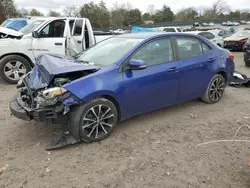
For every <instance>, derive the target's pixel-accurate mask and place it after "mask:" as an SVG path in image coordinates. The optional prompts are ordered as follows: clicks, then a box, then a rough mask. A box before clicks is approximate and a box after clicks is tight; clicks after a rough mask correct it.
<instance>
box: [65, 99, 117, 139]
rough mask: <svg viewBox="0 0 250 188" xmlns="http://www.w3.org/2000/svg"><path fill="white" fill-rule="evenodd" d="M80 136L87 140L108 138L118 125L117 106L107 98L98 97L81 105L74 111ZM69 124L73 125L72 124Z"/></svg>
mask: <svg viewBox="0 0 250 188" xmlns="http://www.w3.org/2000/svg"><path fill="white" fill-rule="evenodd" d="M74 118H75V119H77V121H76V123H77V124H78V125H77V126H74V127H76V128H78V130H79V136H80V139H81V140H82V141H85V142H98V141H101V140H104V139H106V138H107V137H108V136H109V135H110V134H111V133H112V132H113V130H114V128H115V127H116V124H117V121H118V112H117V108H116V106H115V105H114V104H113V103H112V102H111V101H109V100H107V99H105V98H97V99H94V100H92V101H89V102H87V103H86V104H84V105H82V106H80V107H79V108H78V109H77V111H76V112H75V113H74ZM69 126H73V125H72V124H71V125H70V124H69Z"/></svg>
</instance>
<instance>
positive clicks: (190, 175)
mask: <svg viewBox="0 0 250 188" xmlns="http://www.w3.org/2000/svg"><path fill="white" fill-rule="evenodd" d="M234 55H235V57H236V61H235V62H236V67H237V70H240V71H243V72H244V73H246V74H248V75H249V76H250V69H247V68H245V66H244V63H243V54H242V53H240V52H237V53H234ZM15 92H16V89H15V86H13V85H12V86H11V85H7V84H4V83H3V82H1V83H0V105H1V108H0V168H2V167H3V166H4V165H6V164H8V165H9V166H8V167H7V168H6V170H4V171H3V172H2V173H1V172H0V188H5V187H8V188H9V187H10V188H57V187H58V188H59V187H60V188H61V187H63V188H64V187H65V188H83V187H91V188H96V187H97V188H99V187H100V188H102V187H104V188H105V187H106V188H120V187H121V188H137V187H140V188H152V187H156V188H166V187H167V188H192V187H195V188H203V187H204V188H207V187H208V188H249V187H250V166H248V158H249V157H250V150H249V149H250V143H249V142H232V141H227V142H219V143H210V144H203V145H199V144H201V143H205V142H209V141H216V140H233V139H234V140H248V139H249V140H250V138H249V137H250V130H249V129H248V128H247V127H243V128H242V129H240V131H239V132H238V134H237V136H235V133H236V131H237V129H238V128H239V127H240V126H242V125H250V89H249V88H232V87H228V88H227V90H226V93H225V96H224V97H223V100H222V101H220V102H219V103H218V104H214V105H208V104H204V103H202V102H201V101H199V100H194V101H191V102H187V103H185V104H181V105H176V106H172V107H169V108H166V109H163V110H159V111H157V112H152V113H149V114H146V115H142V116H139V117H135V118H133V119H130V120H128V121H126V122H123V123H121V124H119V125H118V127H117V128H116V130H115V131H114V133H113V134H112V135H111V136H110V137H109V138H108V139H107V140H104V141H102V142H100V143H94V144H84V143H81V144H77V145H74V146H70V147H66V148H63V149H59V150H53V151H50V152H48V151H46V150H45V149H44V147H45V145H46V144H47V142H49V141H50V138H51V132H52V129H53V128H52V127H50V126H46V125H44V124H38V123H35V122H25V121H21V120H18V119H16V118H14V117H11V116H10V113H9V110H8V102H9V100H10V99H11V97H12V96H13V95H14V94H15ZM0 171H1V170H0Z"/></svg>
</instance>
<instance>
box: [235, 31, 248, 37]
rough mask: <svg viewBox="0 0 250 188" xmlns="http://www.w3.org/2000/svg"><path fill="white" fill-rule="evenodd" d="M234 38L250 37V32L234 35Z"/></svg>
mask: <svg viewBox="0 0 250 188" xmlns="http://www.w3.org/2000/svg"><path fill="white" fill-rule="evenodd" d="M232 37H250V32H248V31H239V32H236V33H234V34H233V35H232Z"/></svg>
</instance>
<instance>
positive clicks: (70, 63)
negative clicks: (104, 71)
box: [25, 54, 100, 90]
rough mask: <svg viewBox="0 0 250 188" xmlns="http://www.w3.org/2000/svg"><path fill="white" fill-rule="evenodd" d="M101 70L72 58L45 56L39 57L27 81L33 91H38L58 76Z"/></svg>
mask: <svg viewBox="0 0 250 188" xmlns="http://www.w3.org/2000/svg"><path fill="white" fill-rule="evenodd" d="M99 69H100V68H99V67H97V66H93V65H89V64H86V63H82V62H80V61H77V60H75V59H73V58H71V57H66V56H59V55H53V54H43V55H41V56H39V57H37V59H36V64H35V67H34V69H33V70H32V71H31V73H30V74H29V75H28V76H27V77H26V78H25V81H26V83H27V84H28V86H29V87H30V88H31V89H33V90H37V89H41V88H45V87H47V86H48V85H49V84H50V82H51V81H52V80H53V78H54V77H55V76H56V75H60V74H65V73H70V72H78V71H85V70H92V71H97V70H99Z"/></svg>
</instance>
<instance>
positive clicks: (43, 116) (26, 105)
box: [10, 87, 81, 125]
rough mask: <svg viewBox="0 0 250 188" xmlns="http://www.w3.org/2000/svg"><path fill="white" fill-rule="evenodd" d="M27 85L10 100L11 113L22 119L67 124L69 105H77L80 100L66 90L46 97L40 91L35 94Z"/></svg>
mask: <svg viewBox="0 0 250 188" xmlns="http://www.w3.org/2000/svg"><path fill="white" fill-rule="evenodd" d="M33 94H34V93H30V91H29V89H27V87H22V88H20V89H19V90H18V93H17V95H16V96H15V97H14V98H13V99H12V100H11V102H10V111H11V114H12V115H13V116H15V117H17V118H18V119H22V120H26V121H29V120H36V121H42V122H46V123H55V124H65V125H66V124H67V122H68V116H67V113H68V111H69V110H70V106H72V105H79V104H80V103H81V101H80V100H79V99H78V98H76V97H75V96H73V95H72V94H71V93H69V92H67V91H65V90H64V91H63V92H62V93H61V94H60V93H58V94H56V95H55V94H54V96H51V98H48V100H47V99H46V97H47V96H44V94H45V93H44V92H43V94H42V93H41V92H40V93H39V94H37V95H36V96H33ZM45 95H47V94H45Z"/></svg>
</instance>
